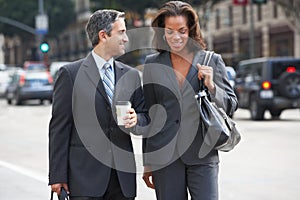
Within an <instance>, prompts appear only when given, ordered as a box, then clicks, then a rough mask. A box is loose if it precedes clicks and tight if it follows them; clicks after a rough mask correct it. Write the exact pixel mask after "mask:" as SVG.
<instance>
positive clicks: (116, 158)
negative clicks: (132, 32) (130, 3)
mask: <svg viewBox="0 0 300 200" xmlns="http://www.w3.org/2000/svg"><path fill="white" fill-rule="evenodd" d="M114 70H115V82H116V85H115V89H114V97H113V102H116V101H121V100H122V101H131V104H132V107H133V108H134V109H135V111H136V113H138V123H139V124H143V123H144V121H145V117H144V113H145V108H144V97H143V91H142V88H141V80H140V77H139V74H138V71H137V70H136V69H133V68H131V67H129V66H127V65H125V64H123V63H121V62H118V61H114ZM130 131H132V132H134V129H131V130H130ZM111 168H116V169H117V174H118V178H119V181H120V186H121V189H122V191H123V194H124V195H125V196H126V197H134V196H136V176H135V160H134V154H133V148H132V143H131V138H130V135H129V130H125V129H124V128H123V129H122V127H119V126H118V125H117V123H116V116H115V107H114V103H113V106H111V105H110V103H109V101H108V98H107V95H106V92H105V89H104V86H103V83H102V80H101V78H100V73H99V70H98V68H97V66H96V63H95V61H94V58H93V56H92V54H89V55H88V56H87V57H86V58H84V59H82V60H79V61H76V62H73V63H71V64H68V65H66V66H64V67H62V68H61V69H60V71H59V76H58V78H57V80H56V82H55V86H54V93H53V107H52V118H51V121H50V125H49V184H54V183H68V185H69V189H70V193H71V195H72V196H90V197H98V196H103V194H104V193H105V191H106V188H107V185H108V182H109V178H110V172H111Z"/></svg>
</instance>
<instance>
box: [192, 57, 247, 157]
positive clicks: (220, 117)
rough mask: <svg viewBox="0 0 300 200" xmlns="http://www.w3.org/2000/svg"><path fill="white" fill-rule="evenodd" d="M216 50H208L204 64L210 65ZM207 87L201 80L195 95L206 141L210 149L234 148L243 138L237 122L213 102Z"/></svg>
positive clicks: (226, 149) (227, 149)
mask: <svg viewBox="0 0 300 200" xmlns="http://www.w3.org/2000/svg"><path fill="white" fill-rule="evenodd" d="M213 54H214V52H211V51H206V55H205V58H204V62H203V65H208V64H209V62H210V60H211V58H212V56H213ZM206 90H207V89H206V88H205V86H204V84H203V79H202V80H200V91H199V93H198V94H197V95H196V96H195V98H196V99H197V101H198V105H199V112H200V118H201V120H202V126H203V129H202V130H203V131H204V132H205V134H204V143H205V144H206V145H207V146H208V147H210V149H216V150H220V151H226V152H227V151H230V150H232V149H233V148H234V147H235V146H236V145H237V144H238V143H239V142H240V140H241V135H240V133H239V131H238V130H237V128H236V123H235V122H234V121H233V120H232V119H231V118H230V117H229V116H228V115H227V114H226V113H225V111H224V110H223V109H222V108H219V107H217V106H216V105H215V104H214V103H212V102H211V101H210V100H209V98H208V94H207V91H206Z"/></svg>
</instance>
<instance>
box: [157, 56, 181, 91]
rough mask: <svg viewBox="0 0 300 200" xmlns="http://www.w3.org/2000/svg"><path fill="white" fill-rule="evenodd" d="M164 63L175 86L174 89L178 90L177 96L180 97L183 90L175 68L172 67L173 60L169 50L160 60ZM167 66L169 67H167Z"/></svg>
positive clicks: (165, 69) (164, 67)
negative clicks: (180, 87)
mask: <svg viewBox="0 0 300 200" xmlns="http://www.w3.org/2000/svg"><path fill="white" fill-rule="evenodd" d="M159 63H161V64H162V65H163V69H164V71H165V72H166V73H165V74H167V77H168V78H169V79H170V82H171V85H172V87H173V89H174V90H173V91H176V92H177V97H180V96H181V95H180V94H181V92H180V89H179V85H178V82H177V79H176V75H175V72H174V69H173V68H172V62H171V57H170V53H169V52H165V53H163V54H162V56H161V60H160V62H159ZM166 66H167V67H166Z"/></svg>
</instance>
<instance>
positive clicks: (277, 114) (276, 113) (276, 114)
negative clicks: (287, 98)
mask: <svg viewBox="0 0 300 200" xmlns="http://www.w3.org/2000/svg"><path fill="white" fill-rule="evenodd" d="M281 112H282V110H278V109H271V110H270V113H271V116H272V119H279V117H280V115H281Z"/></svg>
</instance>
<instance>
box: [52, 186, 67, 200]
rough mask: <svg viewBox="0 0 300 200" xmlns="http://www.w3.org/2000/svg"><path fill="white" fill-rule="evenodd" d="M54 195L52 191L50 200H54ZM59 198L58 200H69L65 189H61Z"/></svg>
mask: <svg viewBox="0 0 300 200" xmlns="http://www.w3.org/2000/svg"><path fill="white" fill-rule="evenodd" d="M53 194H54V192H53V191H51V197H50V200H53ZM57 198H58V200H69V196H68V193H67V192H66V190H65V189H64V188H63V187H61V190H60V195H57Z"/></svg>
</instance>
